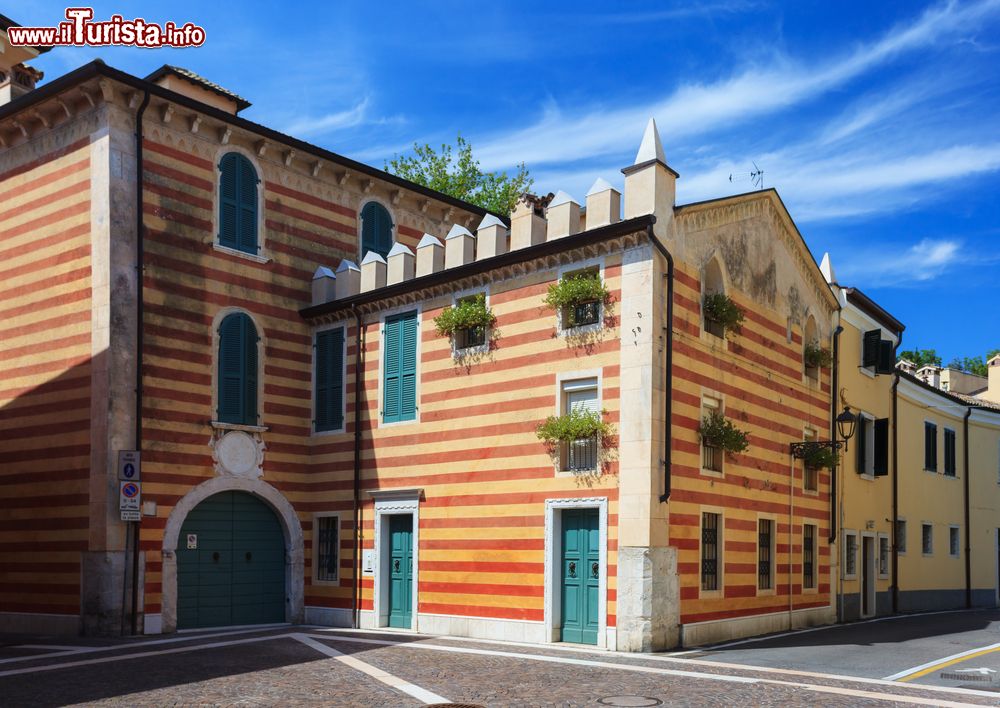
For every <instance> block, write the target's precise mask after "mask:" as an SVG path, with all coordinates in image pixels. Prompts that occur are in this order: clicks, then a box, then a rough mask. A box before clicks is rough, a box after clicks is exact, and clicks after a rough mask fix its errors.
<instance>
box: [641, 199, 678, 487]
mask: <svg viewBox="0 0 1000 708" xmlns="http://www.w3.org/2000/svg"><path fill="white" fill-rule="evenodd" d="M655 220H656V219H655V217H654V218H653V222H654V223H655ZM646 236H647V237H649V242H650V243H651V244H653V246H654V247H655V248H656V250H657V251H659V252H660V253H661V254H662V255H663V257H664V258H666V259H667V325H666V327H665V329H666V330H667V342H666V352H665V356H666V363H665V364H664V382H663V447H664V450H663V493H662V494H661V495H660V503H663V502H666V501H668V500H669V499H670V483H671V480H670V467H671V465H670V463H671V452H672V447H673V445H672V441H671V439H670V438H671V434H672V433H673V430H672V427H671V420H672V414H673V398H674V257H673V256H672V255H670V251H668V250H667V247H666V246H664V245H663V244H662V243H661V242H660V239H658V238H656V234H654V233H653V224H652V223H651V224H650V225H649V226H647V227H646Z"/></svg>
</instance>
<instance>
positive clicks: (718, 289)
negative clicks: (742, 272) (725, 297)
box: [701, 252, 730, 295]
mask: <svg viewBox="0 0 1000 708" xmlns="http://www.w3.org/2000/svg"><path fill="white" fill-rule="evenodd" d="M701 283H702V291H703V294H705V295H707V294H709V293H725V292H728V291H729V287H730V285H729V274H728V273H727V272H726V264H725V263H724V262H723V260H722V256H721V255H720V254H719V253H718V252H716V253H714V254H712V256H711V258H709V259H708V261H706V262H705V267H704V268H703V269H702V277H701Z"/></svg>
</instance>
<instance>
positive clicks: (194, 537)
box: [187, 533, 198, 551]
mask: <svg viewBox="0 0 1000 708" xmlns="http://www.w3.org/2000/svg"><path fill="white" fill-rule="evenodd" d="M187 546H188V550H189V551H195V550H197V549H198V534H196V533H189V534H188V535H187Z"/></svg>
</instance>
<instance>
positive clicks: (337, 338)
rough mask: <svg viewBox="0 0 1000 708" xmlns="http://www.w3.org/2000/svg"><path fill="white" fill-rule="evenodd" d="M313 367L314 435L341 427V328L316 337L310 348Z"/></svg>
mask: <svg viewBox="0 0 1000 708" xmlns="http://www.w3.org/2000/svg"><path fill="white" fill-rule="evenodd" d="M314 356H315V366H316V393H315V398H316V400H315V405H316V418H315V420H313V426H314V429H315V431H316V432H317V433H319V432H323V431H327V430H340V429H341V428H343V427H344V328H343V327H337V328H336V329H327V330H323V331H322V332H317V333H316V343H315V344H314Z"/></svg>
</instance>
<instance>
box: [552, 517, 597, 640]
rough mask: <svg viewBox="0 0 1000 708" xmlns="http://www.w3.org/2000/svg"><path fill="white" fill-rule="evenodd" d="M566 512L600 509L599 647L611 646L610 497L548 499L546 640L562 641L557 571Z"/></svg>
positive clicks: (560, 562)
mask: <svg viewBox="0 0 1000 708" xmlns="http://www.w3.org/2000/svg"><path fill="white" fill-rule="evenodd" d="M563 509H597V518H598V527H599V529H600V540H599V541H598V543H599V545H600V549H599V559H598V563H599V564H600V571H599V572H600V577H599V579H598V583H597V595H598V598H599V599H598V602H599V604H598V613H597V646H598V647H600V648H601V649H607V647H608V498H607V497H592V498H588V499H546V500H545V581H544V582H545V599H544V602H545V610H544V612H545V630H544V631H545V634H544V636H545V641H546V642H556V641H559V639H558V638H557V635H558V634H559V632H560V625H561V624H562V607H561V605H562V597H561V593H560V592H559V591H558V588H557V587H556V580H557V579H558V577H557V576H558V572H557V570H558V569H560V568H561V567H562V560H561V556H562V514H561V513H559V512H561V511H562V510H563Z"/></svg>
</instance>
